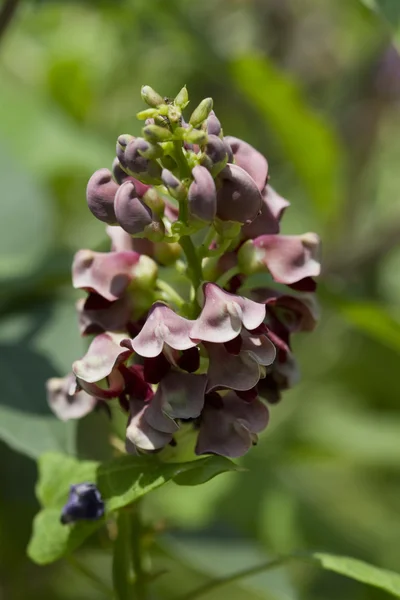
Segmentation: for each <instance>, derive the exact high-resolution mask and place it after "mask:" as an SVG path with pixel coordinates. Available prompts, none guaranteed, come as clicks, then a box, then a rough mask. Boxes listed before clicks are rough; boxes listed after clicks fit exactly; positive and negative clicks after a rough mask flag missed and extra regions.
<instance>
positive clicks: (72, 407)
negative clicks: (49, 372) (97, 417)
mask: <svg viewBox="0 0 400 600" xmlns="http://www.w3.org/2000/svg"><path fill="white" fill-rule="evenodd" d="M46 390H47V401H48V403H49V406H50V408H51V410H52V411H53V412H54V414H55V415H56V416H57V417H58V418H59V419H61V420H62V421H68V420H69V419H80V418H81V417H84V416H85V415H87V414H88V413H90V412H92V410H93V409H94V407H95V406H96V404H97V399H96V398H94V397H93V396H90V395H89V394H87V393H86V392H84V391H83V390H81V391H79V388H78V389H77V386H76V379H75V377H74V375H73V374H72V373H71V374H70V375H67V376H66V377H62V378H58V377H53V378H51V379H49V380H48V381H47V382H46Z"/></svg>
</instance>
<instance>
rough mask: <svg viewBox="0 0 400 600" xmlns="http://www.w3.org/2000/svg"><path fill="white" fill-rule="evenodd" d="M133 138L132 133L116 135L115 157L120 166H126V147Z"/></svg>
mask: <svg viewBox="0 0 400 600" xmlns="http://www.w3.org/2000/svg"><path fill="white" fill-rule="evenodd" d="M134 139H135V138H134V137H133V135H129V133H123V134H122V135H119V136H118V139H117V145H116V148H115V151H116V154H117V158H118V160H119V162H120V163H121V165H122V167H125V166H126V163H125V150H126V147H127V145H128V144H129V143H130V142H133V140H134Z"/></svg>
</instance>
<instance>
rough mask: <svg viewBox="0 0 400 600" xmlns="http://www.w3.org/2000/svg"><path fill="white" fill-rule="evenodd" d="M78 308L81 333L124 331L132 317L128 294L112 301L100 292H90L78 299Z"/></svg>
mask: <svg viewBox="0 0 400 600" xmlns="http://www.w3.org/2000/svg"><path fill="white" fill-rule="evenodd" d="M76 310H77V312H78V321H79V331H80V333H81V335H91V334H97V333H102V332H103V331H123V330H124V329H125V327H126V324H127V323H128V321H129V319H130V315H131V303H130V298H129V297H128V296H127V295H124V296H122V298H120V299H119V300H115V302H110V301H109V300H106V299H105V298H103V297H102V296H99V295H98V294H89V296H88V297H87V298H80V299H79V300H78V301H77V303H76Z"/></svg>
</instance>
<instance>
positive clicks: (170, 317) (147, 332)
mask: <svg viewBox="0 0 400 600" xmlns="http://www.w3.org/2000/svg"><path fill="white" fill-rule="evenodd" d="M193 323H194V321H189V320H188V319H184V318H183V317H180V316H179V315H177V314H176V313H175V312H174V311H173V310H172V309H171V308H169V307H168V306H167V305H166V304H163V303H162V302H156V303H155V304H153V306H152V307H151V309H150V311H149V314H148V316H147V319H146V323H145V324H144V325H143V328H142V331H141V332H140V333H139V334H138V335H137V336H136V337H135V338H134V339H133V340H132V342H131V345H132V348H133V350H134V351H135V352H137V353H138V354H140V356H143V357H147V358H152V357H154V356H158V355H159V354H160V352H162V350H163V347H164V344H167V345H168V346H171V348H174V349H175V350H187V349H188V348H193V347H194V346H196V345H197V344H196V343H195V342H194V341H193V340H191V339H190V337H189V333H190V331H191V329H192V326H193Z"/></svg>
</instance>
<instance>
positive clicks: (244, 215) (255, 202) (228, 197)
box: [217, 164, 262, 223]
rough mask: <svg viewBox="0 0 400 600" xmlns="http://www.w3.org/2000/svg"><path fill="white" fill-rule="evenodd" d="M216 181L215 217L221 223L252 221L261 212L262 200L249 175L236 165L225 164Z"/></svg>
mask: <svg viewBox="0 0 400 600" xmlns="http://www.w3.org/2000/svg"><path fill="white" fill-rule="evenodd" d="M218 179H219V181H220V183H221V187H220V189H219V190H218V192H217V216H218V217H219V218H220V219H221V220H222V221H237V222H238V223H248V222H249V223H250V222H251V221H253V220H254V219H255V218H256V217H257V215H258V213H259V212H260V210H261V207H262V198H261V194H260V191H259V189H258V188H257V186H256V184H255V183H254V181H253V179H252V178H251V177H250V175H249V174H248V173H246V171H245V170H244V169H241V168H240V167H239V166H238V165H231V164H227V165H226V167H225V168H224V169H223V170H222V171H221V173H220V175H219V177H218Z"/></svg>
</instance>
